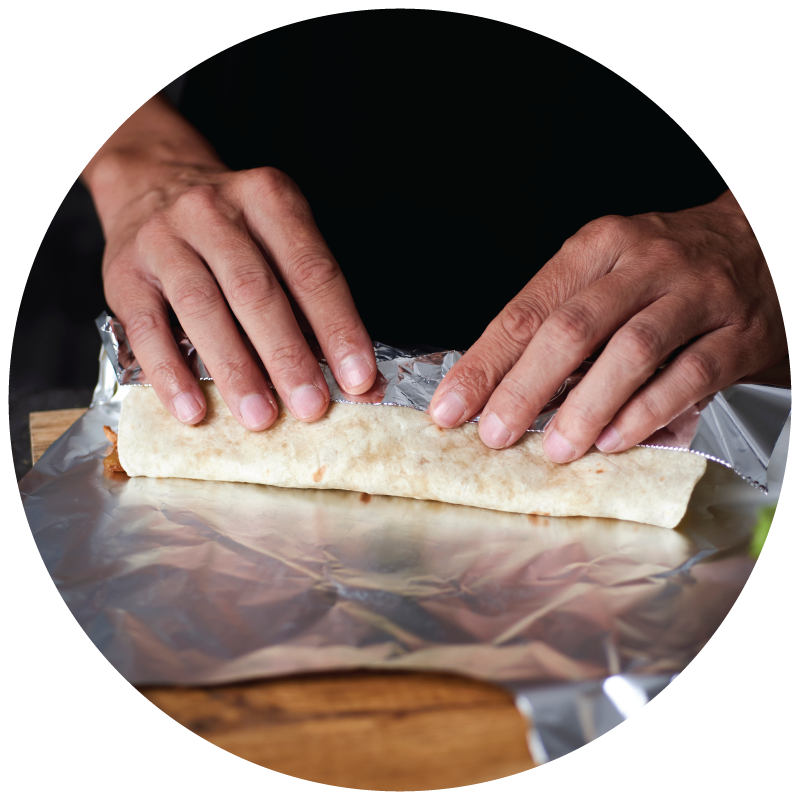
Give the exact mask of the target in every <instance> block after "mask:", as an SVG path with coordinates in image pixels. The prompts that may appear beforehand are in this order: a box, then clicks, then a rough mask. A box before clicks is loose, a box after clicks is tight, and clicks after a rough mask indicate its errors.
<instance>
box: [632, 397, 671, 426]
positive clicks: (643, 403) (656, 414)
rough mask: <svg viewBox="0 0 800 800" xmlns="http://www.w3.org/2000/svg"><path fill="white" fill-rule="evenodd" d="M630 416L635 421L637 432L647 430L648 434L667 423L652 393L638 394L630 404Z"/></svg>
mask: <svg viewBox="0 0 800 800" xmlns="http://www.w3.org/2000/svg"><path fill="white" fill-rule="evenodd" d="M631 416H632V417H633V418H634V419H635V420H636V428H637V430H647V431H648V432H649V433H652V432H653V431H655V430H657V429H658V428H660V427H662V426H663V425H666V423H667V422H668V420H667V419H666V418H665V415H664V413H663V411H662V409H661V408H660V407H659V405H658V403H657V402H656V399H655V398H654V397H653V394H652V392H647V391H644V392H641V393H640V394H638V395H637V396H636V397H635V398H634V399H633V401H632V402H631Z"/></svg>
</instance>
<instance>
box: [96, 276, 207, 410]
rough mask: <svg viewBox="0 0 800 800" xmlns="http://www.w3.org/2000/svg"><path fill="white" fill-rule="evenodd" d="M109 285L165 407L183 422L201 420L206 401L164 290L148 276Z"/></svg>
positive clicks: (134, 348)
mask: <svg viewBox="0 0 800 800" xmlns="http://www.w3.org/2000/svg"><path fill="white" fill-rule="evenodd" d="M106 285H107V286H109V289H108V291H107V293H108V302H109V305H110V306H111V308H113V309H114V311H115V313H116V315H117V317H118V319H119V320H120V322H121V323H122V326H123V328H124V329H125V335H126V336H127V337H128V341H129V342H130V346H131V350H132V351H133V353H134V354H135V355H136V359H137V360H138V362H139V364H140V365H141V367H142V370H143V371H144V374H145V376H146V378H147V381H148V383H150V385H151V386H152V387H153V389H155V392H156V394H157V395H158V398H159V400H161V402H162V403H163V405H164V408H166V409H167V410H168V411H169V412H170V413H171V414H172V415H173V416H174V417H175V418H176V419H178V420H180V421H181V422H185V423H187V424H190V425H193V424H195V423H197V422H200V420H202V419H203V417H204V416H205V414H206V400H205V397H204V396H203V392H202V391H201V390H200V387H199V386H198V385H197V380H196V379H195V377H194V375H192V373H191V370H190V369H189V367H187V366H186V362H185V361H184V360H183V356H182V355H181V353H180V350H179V349H178V345H177V343H176V342H175V337H174V336H173V335H172V329H171V328H170V324H169V318H168V316H167V307H166V304H165V303H164V298H163V297H162V296H161V293H160V292H159V291H158V289H157V288H156V287H155V286H154V285H153V284H151V283H149V282H147V280H146V279H145V278H144V277H142V278H141V280H139V281H136V282H135V283H131V282H122V281H119V282H114V283H113V288H111V284H109V283H107V284H106Z"/></svg>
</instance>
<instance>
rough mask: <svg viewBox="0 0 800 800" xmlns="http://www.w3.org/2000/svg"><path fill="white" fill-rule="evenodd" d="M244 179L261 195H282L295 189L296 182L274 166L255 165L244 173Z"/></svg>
mask: <svg viewBox="0 0 800 800" xmlns="http://www.w3.org/2000/svg"><path fill="white" fill-rule="evenodd" d="M243 177H244V179H245V180H246V181H247V183H248V184H249V185H250V186H252V187H253V188H254V189H255V191H256V192H258V194H259V195H260V196H261V197H262V198H267V197H271V196H273V195H274V196H276V197H282V196H285V195H286V194H287V193H294V192H296V191H297V184H296V183H295V182H294V181H293V180H292V179H291V178H290V177H289V176H288V175H287V174H286V173H285V172H283V171H282V170H279V169H277V168H276V167H256V168H255V169H249V170H247V171H246V172H245V173H244V176H243Z"/></svg>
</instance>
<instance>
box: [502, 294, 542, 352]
mask: <svg viewBox="0 0 800 800" xmlns="http://www.w3.org/2000/svg"><path fill="white" fill-rule="evenodd" d="M497 321H498V327H499V330H500V332H501V334H502V336H503V337H504V338H506V339H508V340H510V341H511V342H513V343H514V344H515V345H518V346H521V347H526V346H527V345H528V344H529V343H530V341H531V339H532V338H533V334H534V333H535V332H536V331H537V329H538V328H539V326H540V325H541V324H542V317H541V315H540V314H539V313H538V312H537V311H536V310H535V309H534V308H533V306H532V305H530V304H529V303H527V302H525V301H523V300H513V301H512V302H510V303H509V304H508V305H507V306H506V307H505V308H504V309H503V310H502V311H501V312H500V316H499V317H498V320H497Z"/></svg>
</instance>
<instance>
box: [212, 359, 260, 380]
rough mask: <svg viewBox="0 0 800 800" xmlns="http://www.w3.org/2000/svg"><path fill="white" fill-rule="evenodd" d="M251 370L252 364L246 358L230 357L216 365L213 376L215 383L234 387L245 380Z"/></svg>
mask: <svg viewBox="0 0 800 800" xmlns="http://www.w3.org/2000/svg"><path fill="white" fill-rule="evenodd" d="M251 372H252V365H251V364H250V363H248V362H247V361H246V360H245V359H230V360H227V361H223V362H222V363H220V364H217V365H215V366H214V373H213V375H212V377H213V378H214V382H215V383H219V384H221V385H223V386H228V387H232V386H237V385H239V384H241V383H243V382H245V381H246V380H247V378H249V377H250V375H251Z"/></svg>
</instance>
